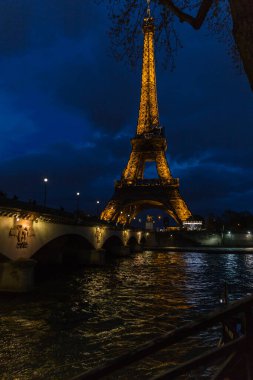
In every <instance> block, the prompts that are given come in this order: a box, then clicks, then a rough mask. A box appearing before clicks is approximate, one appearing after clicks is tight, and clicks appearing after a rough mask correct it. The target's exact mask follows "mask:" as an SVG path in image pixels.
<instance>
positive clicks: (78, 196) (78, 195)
mask: <svg viewBox="0 0 253 380" xmlns="http://www.w3.org/2000/svg"><path fill="white" fill-rule="evenodd" d="M79 198H80V193H79V192H77V193H76V212H78V211H79Z"/></svg>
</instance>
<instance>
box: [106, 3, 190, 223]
mask: <svg viewBox="0 0 253 380" xmlns="http://www.w3.org/2000/svg"><path fill="white" fill-rule="evenodd" d="M154 32H155V27H154V19H153V17H151V15H150V8H149V2H148V10H147V16H146V17H145V18H144V23H143V33H144V49H143V63H142V81H141V99H140V109H139V118H138V125H137V130H136V135H135V137H134V138H133V139H131V145H132V152H131V155H130V159H129V161H128V164H127V166H126V168H125V169H124V171H123V173H122V176H121V180H120V181H117V182H116V183H115V192H114V195H113V197H112V199H111V200H110V201H109V203H108V204H107V206H106V207H105V209H104V211H103V212H102V213H101V219H102V220H106V221H114V222H117V223H121V224H129V223H130V222H131V220H132V219H133V218H134V217H136V215H137V214H138V213H139V212H140V211H142V210H144V209H150V208H158V209H161V210H164V211H166V212H167V213H168V214H169V215H170V216H171V217H172V218H173V219H174V220H175V221H176V222H177V223H179V224H181V223H182V222H183V221H185V220H186V219H188V218H189V217H190V216H191V212H190V211H189V209H188V207H187V205H186V203H185V202H184V200H183V199H182V197H181V195H180V193H179V179H178V178H173V177H172V176H171V173H170V169H169V166H168V163H167V159H166V155H165V151H166V149H167V142H166V138H165V136H164V132H163V128H162V127H161V126H160V123H159V114H158V103H157V91H156V73H155V55H154ZM146 162H155V163H156V168H157V174H158V178H156V179H144V169H145V163H146Z"/></svg>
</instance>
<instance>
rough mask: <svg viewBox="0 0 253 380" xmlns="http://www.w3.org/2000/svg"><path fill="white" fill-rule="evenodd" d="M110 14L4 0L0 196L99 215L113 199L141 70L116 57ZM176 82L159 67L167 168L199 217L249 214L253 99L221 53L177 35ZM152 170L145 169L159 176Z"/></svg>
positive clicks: (208, 40) (195, 35)
mask: <svg viewBox="0 0 253 380" xmlns="http://www.w3.org/2000/svg"><path fill="white" fill-rule="evenodd" d="M109 24H110V20H108V17H107V13H106V10H105V8H104V6H103V5H97V4H96V2H94V1H92V0H75V1H74V0H72V1H70V0H43V1H42V0H0V78H1V79H0V82H1V86H0V125H1V129H0V149H1V163H0V175H1V185H0V190H1V191H4V192H6V193H7V194H8V196H10V197H12V196H13V195H14V194H16V195H17V196H18V197H19V198H20V199H22V200H25V201H26V200H29V199H36V200H37V202H38V203H43V177H48V178H49V182H48V204H49V205H51V206H54V207H65V209H69V210H73V209H74V208H75V204H76V201H75V194H76V192H77V191H79V192H80V193H81V198H80V206H81V208H82V209H84V210H86V211H87V212H89V213H95V212H96V201H97V200H100V202H101V207H102V206H103V205H105V203H106V201H107V200H109V198H110V196H111V195H112V193H113V187H114V180H115V179H119V178H120V175H121V172H122V170H123V168H124V167H125V165H126V163H127V160H128V157H129V154H130V151H131V146H130V141H129V140H130V138H131V137H133V136H134V134H135V128H136V124H137V117H138V107H139V95H140V78H141V62H139V63H138V64H137V66H136V69H134V70H133V69H132V68H131V67H130V66H129V65H128V64H127V63H126V62H116V61H115V60H114V59H113V57H112V55H111V54H110V41H109V37H108V28H109ZM179 28H180V34H181V40H182V43H183V48H182V49H180V51H179V52H178V55H177V57H176V68H175V70H174V71H173V72H171V71H170V70H164V69H163V67H162V65H159V64H158V65H157V87H158V101H159V113H160V121H161V124H162V125H163V126H164V127H165V130H166V136H167V140H168V151H167V153H168V154H167V156H168V161H169V165H170V168H171V171H172V174H173V176H174V177H179V178H180V184H181V186H180V191H181V194H182V196H183V197H184V199H185V200H186V201H187V203H188V205H189V208H190V209H191V211H192V212H193V213H197V214H202V215H207V214H208V213H211V212H213V213H221V212H223V211H224V210H226V209H233V210H238V211H239V210H241V211H243V210H249V211H251V212H253V202H252V200H253V150H252V144H253V94H252V92H251V90H250V86H249V84H248V82H247V78H246V76H245V75H244V74H243V73H242V74H240V73H239V71H238V70H237V69H236V68H235V65H234V64H233V62H232V60H231V58H230V56H229V54H228V53H227V47H226V45H225V43H223V42H219V41H218V39H217V37H216V36H213V35H212V34H211V33H210V32H209V31H208V30H207V28H203V29H202V30H201V31H194V30H192V28H191V27H190V26H188V25H185V24H180V27H179ZM153 171H154V167H152V166H150V167H148V170H147V176H148V177H154V176H155V175H154V174H153Z"/></svg>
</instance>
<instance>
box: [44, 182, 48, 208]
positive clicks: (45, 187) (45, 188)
mask: <svg viewBox="0 0 253 380" xmlns="http://www.w3.org/2000/svg"><path fill="white" fill-rule="evenodd" d="M43 182H44V207H46V205H47V183H48V178H44V179H43Z"/></svg>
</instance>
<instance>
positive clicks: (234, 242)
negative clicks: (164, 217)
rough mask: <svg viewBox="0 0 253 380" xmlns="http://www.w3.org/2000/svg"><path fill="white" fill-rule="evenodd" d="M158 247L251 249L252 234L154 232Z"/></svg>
mask: <svg viewBox="0 0 253 380" xmlns="http://www.w3.org/2000/svg"><path fill="white" fill-rule="evenodd" d="M155 237H156V244H157V246H158V247H187V246H188V247H189V246H193V247H194V246H196V247H201V246H202V247H245V248H246V247H253V232H251V231H246V232H240V233H239V232H238V233H236V232H230V233H228V232H224V233H217V232H210V231H171V232H167V231H166V232H155Z"/></svg>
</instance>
